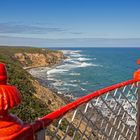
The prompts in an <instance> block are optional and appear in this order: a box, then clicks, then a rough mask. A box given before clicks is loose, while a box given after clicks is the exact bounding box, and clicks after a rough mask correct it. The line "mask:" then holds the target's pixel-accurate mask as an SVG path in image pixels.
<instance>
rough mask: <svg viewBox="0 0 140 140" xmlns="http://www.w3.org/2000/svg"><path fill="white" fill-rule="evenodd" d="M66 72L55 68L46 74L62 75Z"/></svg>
mask: <svg viewBox="0 0 140 140" xmlns="http://www.w3.org/2000/svg"><path fill="white" fill-rule="evenodd" d="M67 71H68V70H67V69H57V68H54V69H51V70H49V71H47V74H53V73H64V72H67Z"/></svg>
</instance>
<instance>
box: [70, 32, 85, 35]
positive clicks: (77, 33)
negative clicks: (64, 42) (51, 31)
mask: <svg viewBox="0 0 140 140" xmlns="http://www.w3.org/2000/svg"><path fill="white" fill-rule="evenodd" d="M70 33H71V34H74V35H81V34H83V33H82V32H70Z"/></svg>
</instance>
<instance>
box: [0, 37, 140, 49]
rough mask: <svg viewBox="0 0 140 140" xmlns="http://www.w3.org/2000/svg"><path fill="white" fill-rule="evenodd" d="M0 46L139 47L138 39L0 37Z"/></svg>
mask: <svg viewBox="0 0 140 140" xmlns="http://www.w3.org/2000/svg"><path fill="white" fill-rule="evenodd" d="M0 45H17V46H37V47H140V38H128V39H115V38H114V39H110V38H108V39H107V38H106V39H105V38H67V39H41V38H23V37H10V36H0Z"/></svg>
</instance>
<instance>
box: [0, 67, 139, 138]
mask: <svg viewBox="0 0 140 140" xmlns="http://www.w3.org/2000/svg"><path fill="white" fill-rule="evenodd" d="M0 66H1V67H3V66H2V65H0ZM3 71H5V69H4V70H3ZM0 73H3V72H1V71H0ZM0 80H1V79H0ZM139 82H140V72H139V70H138V71H137V72H135V74H134V79H131V80H128V81H125V82H122V83H119V84H116V85H113V86H110V87H107V88H104V89H101V90H98V91H95V92H93V93H91V94H88V95H86V96H84V97H81V98H79V99H77V100H76V101H74V102H72V103H69V104H67V105H65V106H63V107H62V108H60V109H59V110H56V111H55V112H52V113H50V114H48V115H46V116H44V117H42V118H40V119H38V120H36V121H34V122H33V123H32V124H26V125H24V124H23V123H21V121H19V119H18V118H15V117H13V116H12V117H9V118H8V119H6V120H3V118H5V117H7V116H9V114H5V113H4V114H3V113H1V112H7V109H8V108H7V109H5V110H4V109H1V110H0V123H1V122H5V121H7V122H8V123H7V126H8V124H9V122H10V121H11V120H12V122H13V124H16V126H18V127H15V130H16V129H17V128H18V129H17V130H16V131H14V132H11V134H7V132H2V128H3V126H1V124H0V139H1V140H30V139H31V140H32V139H35V140H43V139H46V140H56V139H58V140H59V139H62V140H69V139H70V140H79V139H81V140H89V139H91V140H92V139H101V140H102V139H105V140H106V139H108V140H110V139H113V140H122V139H126V140H127V139H128V140H136V139H138V138H139V125H138V121H137V117H136V114H137V112H138V108H137V105H136V104H137V101H138V93H139ZM6 86H7V87H8V85H6ZM2 88H3V85H0V89H2ZM15 92H17V90H15ZM0 94H1V90H0ZM9 94H10V93H8V95H9ZM18 97H19V96H18ZM9 100H10V99H9ZM9 100H8V101H9ZM15 105H16V104H15ZM1 116H2V117H1ZM138 116H139V114H138ZM1 118H2V119H1ZM13 128H14V127H13ZM137 128H138V129H137ZM3 130H4V129H3ZM1 132H2V133H3V134H4V133H5V136H2V135H1Z"/></svg>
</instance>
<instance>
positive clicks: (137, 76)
mask: <svg viewBox="0 0 140 140" xmlns="http://www.w3.org/2000/svg"><path fill="white" fill-rule="evenodd" d="M137 64H138V65H140V59H138V60H137ZM134 79H136V80H140V69H138V70H137V71H135V72H134ZM137 109H138V112H137V140H140V83H139V84H138V102H137Z"/></svg>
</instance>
